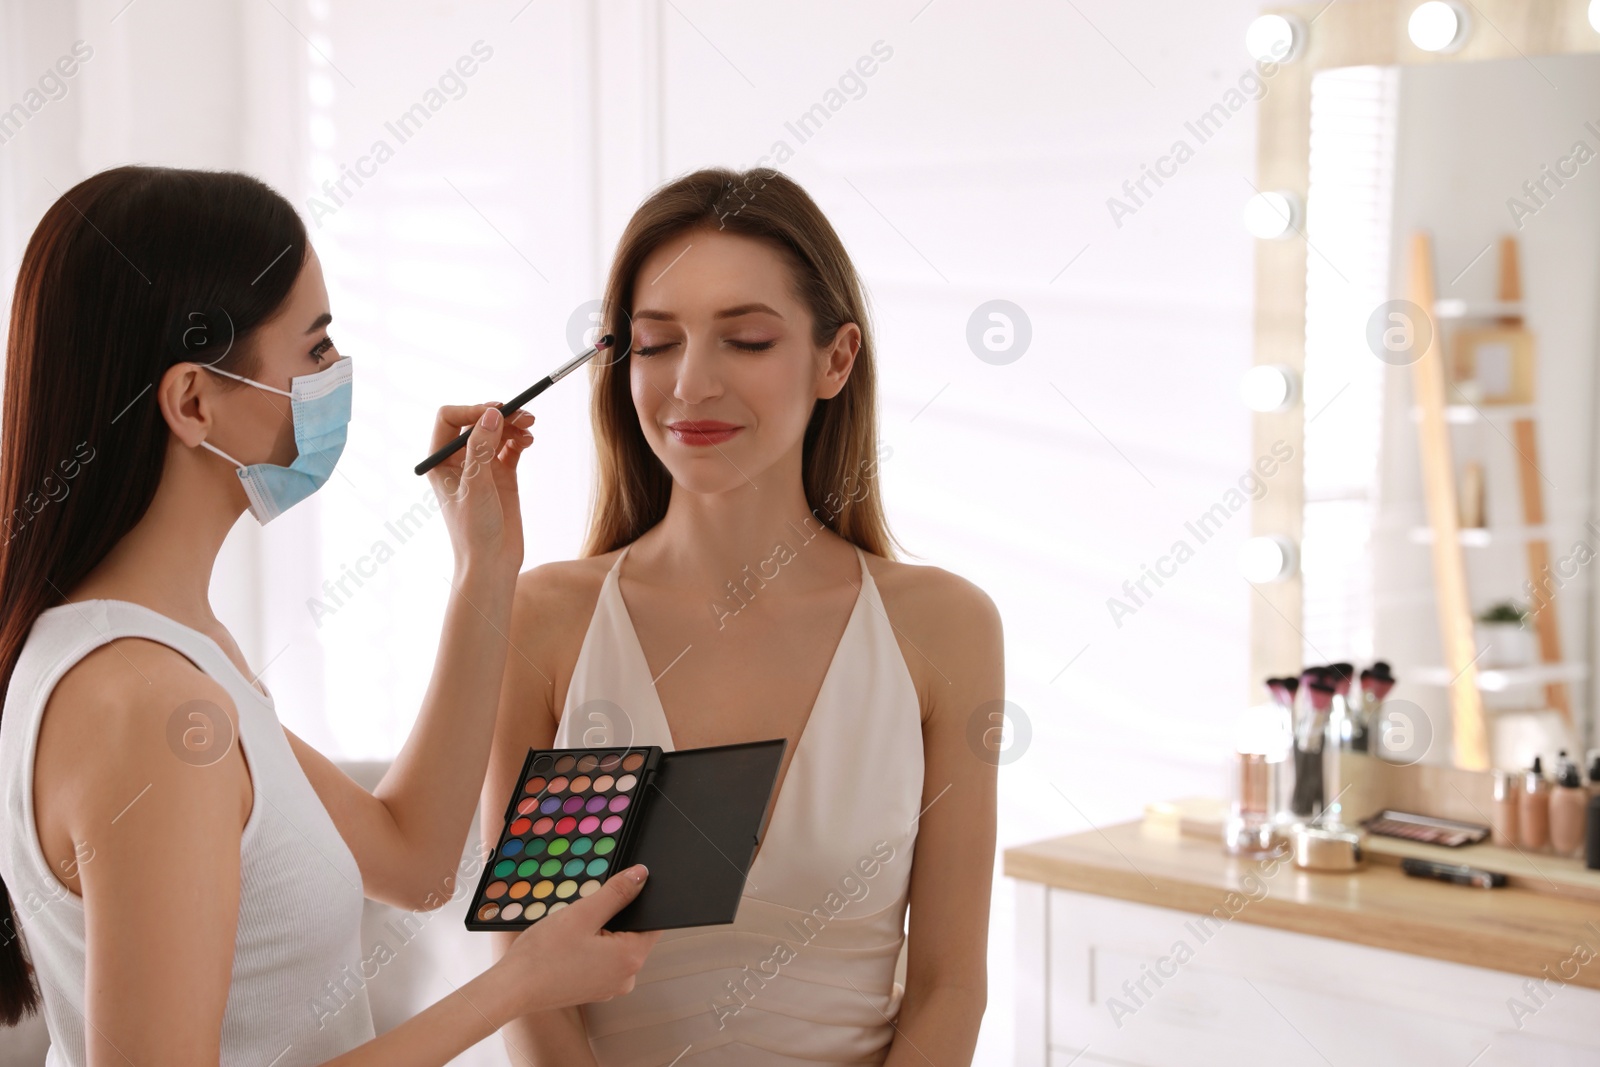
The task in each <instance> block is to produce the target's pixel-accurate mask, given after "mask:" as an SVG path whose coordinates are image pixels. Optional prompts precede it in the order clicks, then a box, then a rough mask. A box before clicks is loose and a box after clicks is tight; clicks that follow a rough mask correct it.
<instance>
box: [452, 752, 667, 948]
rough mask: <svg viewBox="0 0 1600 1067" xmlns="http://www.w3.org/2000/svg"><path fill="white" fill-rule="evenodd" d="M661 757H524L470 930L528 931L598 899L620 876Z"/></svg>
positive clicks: (638, 754)
mask: <svg viewBox="0 0 1600 1067" xmlns="http://www.w3.org/2000/svg"><path fill="white" fill-rule="evenodd" d="M661 752H662V750H661V749H658V748H639V749H627V750H624V749H618V750H613V751H600V750H595V751H589V750H582V751H580V750H576V749H573V750H566V751H555V752H552V751H543V752H539V751H535V752H530V753H528V758H527V760H526V761H525V763H524V766H523V768H522V774H521V776H520V778H519V779H518V780H519V781H520V782H521V787H520V788H519V789H518V790H517V792H516V793H515V794H514V795H513V797H512V798H511V801H510V807H509V809H508V810H507V812H506V824H505V830H504V832H503V833H502V834H501V837H500V842H499V847H498V848H497V849H496V850H495V854H494V856H493V857H492V863H491V865H490V867H489V869H487V870H485V871H484V872H483V875H482V881H481V882H480V887H479V890H478V894H477V896H476V897H475V898H474V899H473V901H472V906H471V908H470V909H469V910H468V912H467V925H468V927H470V928H472V929H480V930H492V929H504V928H506V927H507V926H512V927H518V926H526V925H528V924H530V923H532V922H535V921H536V920H538V919H541V918H544V917H545V916H547V915H549V914H551V913H553V912H554V911H556V910H558V909H559V908H560V907H564V906H565V905H566V903H567V902H569V901H574V900H577V899H579V898H580V897H582V896H588V895H589V894H591V893H594V892H595V891H597V890H598V889H599V888H600V886H601V885H603V884H604V883H605V880H606V878H608V877H610V876H611V875H612V874H613V873H615V872H616V871H617V870H618V854H619V853H620V852H621V850H622V849H623V848H624V847H625V842H626V840H627V839H628V836H629V834H630V833H631V831H632V828H633V824H634V823H636V822H638V821H639V819H640V818H641V816H640V815H638V814H637V813H636V811H635V809H637V808H640V807H641V804H642V801H643V799H644V794H643V792H642V788H643V786H644V785H645V784H646V782H647V781H648V776H649V775H650V774H653V773H654V772H655V770H656V768H657V766H658V761H659V760H660V758H661ZM636 798H637V799H638V800H639V801H640V802H641V803H640V804H635V799H636ZM602 835H603V836H602Z"/></svg>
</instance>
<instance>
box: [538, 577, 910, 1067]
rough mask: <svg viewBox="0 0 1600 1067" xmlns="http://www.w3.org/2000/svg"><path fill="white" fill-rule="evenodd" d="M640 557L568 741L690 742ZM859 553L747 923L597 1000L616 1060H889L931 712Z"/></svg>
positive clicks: (685, 938) (665, 944)
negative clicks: (642, 640)
mask: <svg viewBox="0 0 1600 1067" xmlns="http://www.w3.org/2000/svg"><path fill="white" fill-rule="evenodd" d="M629 547H632V546H629ZM627 555H628V549H627V548H624V549H623V550H622V552H621V553H620V554H619V555H618V556H617V559H616V562H615V563H613V564H612V565H611V570H610V571H609V572H608V573H607V574H606V577H605V582H604V583H603V584H602V586H601V588H600V597H599V601H598V602H597V603H596V604H595V609H594V615H593V617H592V618H591V619H590V622H589V629H588V631H587V632H586V633H585V634H584V638H583V647H582V649H581V650H580V651H579V653H578V661H577V664H576V665H575V667H574V668H573V674H572V683H571V685H570V686H569V687H568V689H567V696H566V700H565V702H564V704H563V706H562V714H561V724H560V726H559V727H558V728H557V730H556V738H555V744H556V746H557V747H577V746H583V745H589V746H595V747H604V746H609V745H618V744H634V745H659V746H661V747H662V748H664V749H667V750H669V751H670V750H672V749H673V748H675V747H676V746H675V745H674V744H673V740H672V731H671V729H670V728H669V726H668V724H667V718H666V712H665V710H664V709H663V708H662V705H661V700H660V697H659V695H658V694H657V692H656V688H655V684H654V681H653V679H652V677H651V672H650V667H649V664H648V663H647V662H646V660H645V657H644V650H643V648H642V647H641V645H640V644H639V637H638V633H637V632H636V631H635V630H634V627H633V621H632V619H631V618H630V617H629V615H628V608H627V605H626V604H625V603H624V602H623V599H622V592H621V588H620V586H619V584H618V575H619V574H620V572H621V568H622V561H623V560H624V559H626V558H627ZM856 556H857V558H858V559H859V561H860V563H861V582H860V593H859V595H858V596H857V598H856V603H855V606H854V608H853V609H852V610H851V613H850V619H849V622H848V623H846V624H845V629H844V634H843V636H841V637H840V639H839V645H838V648H836V649H835V650H834V654H833V660H832V661H831V662H830V663H829V665H828V669H827V673H826V675H825V676H824V678H823V682H822V688H821V690H820V691H819V692H818V694H817V699H816V703H815V704H814V705H813V706H812V709H811V716H810V718H809V719H807V721H806V725H805V728H804V730H803V731H802V732H801V735H800V740H799V742H798V744H797V745H796V747H795V750H794V755H793V756H792V757H791V759H790V762H789V770H788V772H787V774H786V775H785V776H784V780H783V782H782V784H781V785H780V787H779V790H778V800H777V804H776V805H775V806H774V808H773V811H772V816H771V819H770V820H769V822H768V824H767V831H766V836H765V837H764V838H763V840H762V843H761V849H760V851H759V852H758V853H757V854H756V858H755V862H754V864H752V865H751V868H750V875H749V878H748V879H747V881H746V883H745V890H744V896H743V898H742V899H741V901H740V904H739V914H738V918H737V919H736V920H735V921H734V922H733V923H732V924H731V925H728V926H700V927H691V928H689V929H684V930H668V931H666V932H665V933H664V934H662V936H661V940H660V941H659V942H658V943H657V944H656V947H655V948H654V949H653V950H652V951H651V953H650V956H649V958H648V959H647V960H646V961H645V965H644V968H643V969H642V970H641V971H640V972H639V976H638V978H637V980H636V983H635V986H634V989H633V991H632V992H631V993H628V994H626V995H624V996H620V997H614V998H613V999H611V1000H608V1001H601V1002H598V1003H595V1004H586V1005H584V1006H583V1008H582V1009H581V1011H582V1015H583V1020H584V1023H585V1025H586V1027H587V1029H588V1035H589V1046H590V1048H591V1049H593V1051H594V1054H595V1059H596V1060H597V1061H598V1062H599V1063H600V1065H601V1067H660V1065H663V1064H667V1063H671V1064H674V1065H675V1067H750V1065H753V1064H757V1065H760V1067H780V1065H781V1067H816V1065H817V1064H819V1063H829V1064H861V1065H866V1064H881V1063H882V1062H883V1061H884V1058H885V1057H886V1056H887V1055H888V1050H889V1042H890V1041H891V1040H892V1039H893V1037H894V1026H893V1023H892V1022H891V1020H893V1019H894V1018H895V1016H896V1015H897V1013H898V1012H899V1010H900V1000H901V998H902V996H903V995H904V989H903V988H902V987H901V985H900V984H899V983H898V982H896V981H895V965H896V963H897V961H898V959H899V957H900V949H901V945H902V943H903V941H904V940H905V917H906V906H907V903H908V899H909V892H910V879H911V856H912V850H913V847H914V846H915V844H916V837H917V819H918V816H919V814H920V808H921V803H922V780H923V752H922V714H921V704H920V702H919V700H918V698H917V691H916V685H915V683H914V682H913V681H912V678H911V673H910V671H909V670H908V669H907V668H906V661H905V657H904V656H903V655H901V653H900V645H899V642H898V641H897V640H896V639H895V635H894V630H893V628H892V627H891V626H890V625H889V617H888V615H887V614H885V612H884V610H883V602H882V600H881V599H880V598H879V596H878V587H877V584H876V583H875V582H873V580H872V575H871V573H870V572H869V571H868V570H867V560H866V554H865V553H864V552H862V550H861V549H860V548H857V549H856ZM728 625H730V626H737V625H738V620H737V619H736V618H735V619H732V620H730V621H729V622H728Z"/></svg>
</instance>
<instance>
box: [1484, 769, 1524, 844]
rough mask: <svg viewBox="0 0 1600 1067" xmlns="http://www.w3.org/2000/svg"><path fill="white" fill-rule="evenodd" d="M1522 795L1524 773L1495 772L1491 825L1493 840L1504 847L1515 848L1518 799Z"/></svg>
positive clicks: (1516, 842) (1516, 841)
mask: <svg viewBox="0 0 1600 1067" xmlns="http://www.w3.org/2000/svg"><path fill="white" fill-rule="evenodd" d="M1521 795H1522V775H1521V774H1519V773H1518V772H1516V771H1495V772H1494V808H1493V812H1492V815H1491V817H1490V819H1489V827H1490V829H1491V830H1492V831H1493V832H1494V837H1493V841H1494V843H1495V844H1497V845H1500V846H1501V847H1503V848H1515V847H1516V846H1517V844H1518V838H1517V830H1518V827H1517V807H1518V805H1517V800H1518V798H1519V797H1520V796H1521Z"/></svg>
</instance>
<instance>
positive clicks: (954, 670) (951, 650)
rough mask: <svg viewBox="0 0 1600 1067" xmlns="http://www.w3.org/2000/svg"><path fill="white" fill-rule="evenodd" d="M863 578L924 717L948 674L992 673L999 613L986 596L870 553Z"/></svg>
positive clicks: (932, 571)
mask: <svg viewBox="0 0 1600 1067" xmlns="http://www.w3.org/2000/svg"><path fill="white" fill-rule="evenodd" d="M867 572H868V573H869V574H871V575H872V582H873V584H874V585H876V586H877V587H878V596H879V598H880V599H881V600H882V601H883V610H884V614H886V615H887V616H888V617H889V624H890V626H891V627H892V628H893V629H894V632H895V637H896V638H897V639H898V641H899V643H900V651H901V654H902V655H903V656H904V657H905V661H906V668H907V669H908V670H909V671H910V672H911V677H912V679H913V680H914V681H915V682H916V685H917V691H918V693H919V694H920V695H921V696H922V698H923V708H924V712H925V715H924V717H926V713H927V712H928V709H930V708H931V707H932V706H933V700H932V695H933V694H935V693H939V692H942V691H943V690H944V689H945V688H946V687H947V684H948V683H949V681H950V679H951V677H952V675H953V674H968V673H971V672H973V671H992V670H993V669H995V666H996V661H997V660H998V659H999V658H1001V657H1002V655H1003V653H1002V651H1001V650H1002V643H1003V637H1002V632H1001V623H1000V612H999V609H998V608H996V607H995V604H994V601H993V600H992V599H991V598H990V597H989V594H988V593H986V592H984V591H983V590H982V589H981V588H979V587H978V586H977V585H976V584H974V583H973V582H971V581H969V580H967V579H966V578H963V577H962V576H961V575H959V574H955V573H953V572H951V571H947V570H945V569H944V568H942V567H934V566H929V565H925V564H915V563H901V562H898V561H896V560H890V559H884V558H883V557H882V556H874V555H872V554H871V553H868V554H867ZM936 682H938V683H941V684H938V685H936V684H935V683H936Z"/></svg>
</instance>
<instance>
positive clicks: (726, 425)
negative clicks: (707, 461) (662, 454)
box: [667, 419, 744, 447]
mask: <svg viewBox="0 0 1600 1067" xmlns="http://www.w3.org/2000/svg"><path fill="white" fill-rule="evenodd" d="M743 428H744V427H742V426H738V425H735V424H734V423H731V422H719V421H717V420H716V419H697V420H690V421H684V422H672V423H668V424H667V429H668V430H670V431H671V432H672V436H674V437H676V438H677V439H678V440H679V441H681V442H683V443H684V444H686V445H693V446H696V447H705V446H707V445H720V444H721V443H722V442H724V441H726V440H728V439H729V438H731V437H732V436H733V435H734V434H736V433H738V432H739V431H740V430H741V429H743Z"/></svg>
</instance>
